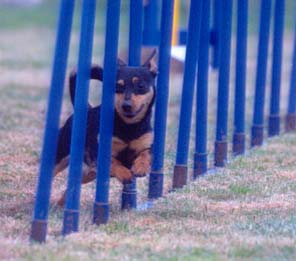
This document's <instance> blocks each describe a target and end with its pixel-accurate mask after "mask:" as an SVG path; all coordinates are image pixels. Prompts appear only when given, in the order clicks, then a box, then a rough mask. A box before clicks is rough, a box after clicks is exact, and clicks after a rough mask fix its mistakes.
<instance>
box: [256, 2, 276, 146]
mask: <svg viewBox="0 0 296 261" xmlns="http://www.w3.org/2000/svg"><path fill="white" fill-rule="evenodd" d="M271 3H272V1H271V0H262V1H261V14H260V29H259V43H258V57H257V74H256V89H255V102H254V111H253V126H252V134H251V146H252V147H253V146H259V145H262V143H263V136H264V126H263V124H264V103H265V85H266V70H267V57H268V42H269V30H270V18H271Z"/></svg>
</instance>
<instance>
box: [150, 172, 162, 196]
mask: <svg viewBox="0 0 296 261" xmlns="http://www.w3.org/2000/svg"><path fill="white" fill-rule="evenodd" d="M162 193H163V172H162V171H152V172H151V173H150V176H149V192H148V198H149V199H157V198H160V197H162Z"/></svg>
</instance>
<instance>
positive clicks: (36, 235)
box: [30, 219, 47, 243]
mask: <svg viewBox="0 0 296 261" xmlns="http://www.w3.org/2000/svg"><path fill="white" fill-rule="evenodd" d="M46 234H47V220H36V219H35V220H33V222H32V229H31V235H30V240H32V241H35V242H39V243H45V241H46Z"/></svg>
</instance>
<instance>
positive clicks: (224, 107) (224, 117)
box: [215, 0, 232, 167]
mask: <svg viewBox="0 0 296 261" xmlns="http://www.w3.org/2000/svg"><path fill="white" fill-rule="evenodd" d="M231 17H232V0H224V1H223V2H222V10H221V31H220V32H221V35H220V40H221V41H220V48H221V49H220V52H219V53H220V59H219V60H220V61H219V82H218V105H217V106H218V108H217V124H216V141H215V166H216V167H223V166H224V165H225V163H226V161H227V123H228V99H229V97H228V96H229V73H230V55H231V52H230V50H231Z"/></svg>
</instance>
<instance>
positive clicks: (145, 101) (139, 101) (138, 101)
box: [115, 87, 154, 124]
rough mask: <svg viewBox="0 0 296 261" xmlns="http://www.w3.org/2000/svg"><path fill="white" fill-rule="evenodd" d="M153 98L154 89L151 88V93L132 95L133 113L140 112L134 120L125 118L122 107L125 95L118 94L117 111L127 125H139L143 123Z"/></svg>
mask: <svg viewBox="0 0 296 261" xmlns="http://www.w3.org/2000/svg"><path fill="white" fill-rule="evenodd" d="M153 96H154V90H153V88H152V87H151V88H150V91H149V92H147V93H145V94H137V95H136V94H132V95H131V103H132V112H137V111H139V110H140V111H139V113H138V114H137V115H135V116H134V117H133V118H128V117H125V116H124V113H123V111H122V107H121V106H122V104H123V102H124V94H123V93H117V94H116V95H115V109H116V111H117V112H118V114H119V116H120V117H121V118H122V119H123V121H124V122H125V123H127V124H133V123H137V122H139V121H141V120H142V119H143V117H144V116H145V114H146V112H147V109H148V107H149V105H150V104H151V102H152V99H153Z"/></svg>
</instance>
